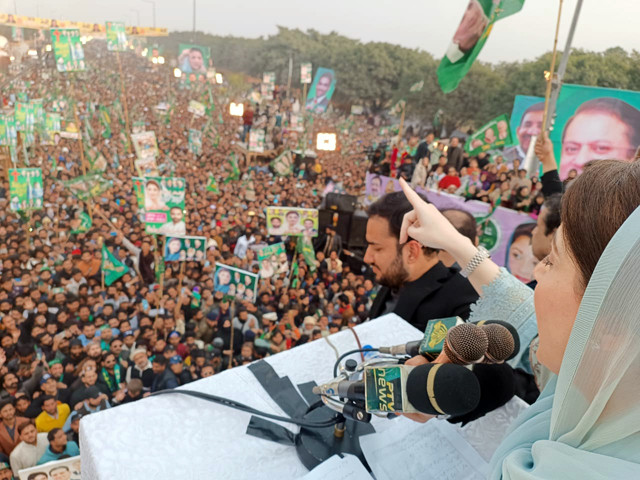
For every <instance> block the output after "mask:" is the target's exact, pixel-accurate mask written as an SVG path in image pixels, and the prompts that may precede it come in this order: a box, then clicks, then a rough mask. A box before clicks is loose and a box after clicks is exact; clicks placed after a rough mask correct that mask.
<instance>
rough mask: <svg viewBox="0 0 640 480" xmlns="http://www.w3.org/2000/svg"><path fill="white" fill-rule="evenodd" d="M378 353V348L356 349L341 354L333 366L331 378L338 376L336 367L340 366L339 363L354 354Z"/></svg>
mask: <svg viewBox="0 0 640 480" xmlns="http://www.w3.org/2000/svg"><path fill="white" fill-rule="evenodd" d="M378 351H380V350H379V349H378V348H356V349H355V350H349V351H348V352H345V353H343V354H342V355H340V356H339V357H338V360H336V363H335V364H334V365H333V376H334V378H335V377H337V376H338V367H339V366H340V361H341V360H342V359H343V358H344V357H347V356H349V355H352V354H354V353H362V352H378Z"/></svg>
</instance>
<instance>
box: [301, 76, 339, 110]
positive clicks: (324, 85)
mask: <svg viewBox="0 0 640 480" xmlns="http://www.w3.org/2000/svg"><path fill="white" fill-rule="evenodd" d="M335 89H336V73H335V72H334V71H333V70H331V69H329V68H318V70H316V76H315V78H314V79H313V83H312V84H311V88H310V89H309V94H308V95H307V103H306V109H307V110H310V111H312V112H314V113H324V111H325V110H326V109H327V107H328V106H329V102H330V101H331V97H332V96H333V92H334V91H335Z"/></svg>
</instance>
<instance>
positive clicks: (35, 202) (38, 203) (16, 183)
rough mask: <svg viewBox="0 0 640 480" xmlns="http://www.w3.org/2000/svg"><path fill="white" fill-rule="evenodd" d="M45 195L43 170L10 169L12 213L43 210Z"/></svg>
mask: <svg viewBox="0 0 640 480" xmlns="http://www.w3.org/2000/svg"><path fill="white" fill-rule="evenodd" d="M43 194H44V189H43V184H42V169H41V168H10V169H9V197H10V199H11V201H10V207H11V210H12V211H14V212H19V211H25V210H38V209H40V208H42V198H43Z"/></svg>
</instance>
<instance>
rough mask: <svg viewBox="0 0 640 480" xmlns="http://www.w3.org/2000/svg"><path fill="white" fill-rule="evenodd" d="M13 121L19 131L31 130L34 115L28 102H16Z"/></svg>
mask: <svg viewBox="0 0 640 480" xmlns="http://www.w3.org/2000/svg"><path fill="white" fill-rule="evenodd" d="M15 121H16V130H18V131H19V132H33V127H34V125H35V116H34V113H33V105H32V104H31V103H30V102H16V106H15Z"/></svg>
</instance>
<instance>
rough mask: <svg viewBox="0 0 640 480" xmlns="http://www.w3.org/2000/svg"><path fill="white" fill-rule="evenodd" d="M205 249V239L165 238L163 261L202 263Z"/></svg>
mask: <svg viewBox="0 0 640 480" xmlns="http://www.w3.org/2000/svg"><path fill="white" fill-rule="evenodd" d="M206 249H207V239H206V238H205V237H167V239H166V241H165V244H164V261H165V262H203V261H204V260H205V257H206Z"/></svg>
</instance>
